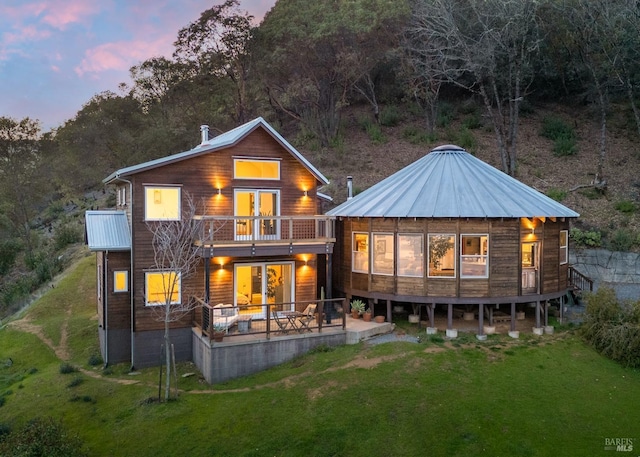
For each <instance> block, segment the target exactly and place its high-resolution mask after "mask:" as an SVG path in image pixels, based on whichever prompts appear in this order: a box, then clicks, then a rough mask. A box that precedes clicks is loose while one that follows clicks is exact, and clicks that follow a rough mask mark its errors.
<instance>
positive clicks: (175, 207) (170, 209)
mask: <svg viewBox="0 0 640 457" xmlns="http://www.w3.org/2000/svg"><path fill="white" fill-rule="evenodd" d="M144 196H145V209H144V211H145V213H144V218H145V220H147V221H163V220H164V221H178V220H180V211H181V210H180V188H179V187H145V188H144Z"/></svg>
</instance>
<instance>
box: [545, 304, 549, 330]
mask: <svg viewBox="0 0 640 457" xmlns="http://www.w3.org/2000/svg"><path fill="white" fill-rule="evenodd" d="M548 325H549V300H545V301H544V326H545V327H547V326H548Z"/></svg>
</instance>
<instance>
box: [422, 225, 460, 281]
mask: <svg viewBox="0 0 640 457" xmlns="http://www.w3.org/2000/svg"><path fill="white" fill-rule="evenodd" d="M455 249H456V237H455V235H429V277H430V278H434V277H435V278H442V277H449V278H455V276H456V257H455Z"/></svg>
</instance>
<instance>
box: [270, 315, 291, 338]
mask: <svg viewBox="0 0 640 457" xmlns="http://www.w3.org/2000/svg"><path fill="white" fill-rule="evenodd" d="M271 314H272V315H273V320H274V321H276V325H277V326H278V329H279V330H280V331H281V332H282V333H289V330H291V328H290V325H291V323H290V322H289V319H287V318H286V317H281V316H278V312H277V311H276V310H275V309H274V310H273V311H272V312H271Z"/></svg>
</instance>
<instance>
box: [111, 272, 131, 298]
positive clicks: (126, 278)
mask: <svg viewBox="0 0 640 457" xmlns="http://www.w3.org/2000/svg"><path fill="white" fill-rule="evenodd" d="M119 274H124V289H118V288H117V287H116V285H117V284H118V275H119ZM123 292H129V271H128V270H114V271H113V293H114V294H118V293H123Z"/></svg>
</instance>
